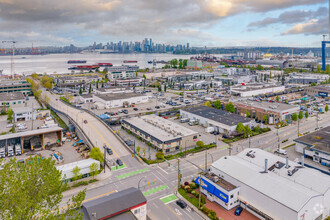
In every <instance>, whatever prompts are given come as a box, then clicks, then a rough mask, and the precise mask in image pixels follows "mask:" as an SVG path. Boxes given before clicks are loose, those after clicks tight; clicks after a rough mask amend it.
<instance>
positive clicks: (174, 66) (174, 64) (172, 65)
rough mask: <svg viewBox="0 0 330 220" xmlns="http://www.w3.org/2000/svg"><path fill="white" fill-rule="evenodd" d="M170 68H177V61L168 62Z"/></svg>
mask: <svg viewBox="0 0 330 220" xmlns="http://www.w3.org/2000/svg"><path fill="white" fill-rule="evenodd" d="M170 64H171V67H172V68H177V65H178V60H177V59H173V60H171V61H170Z"/></svg>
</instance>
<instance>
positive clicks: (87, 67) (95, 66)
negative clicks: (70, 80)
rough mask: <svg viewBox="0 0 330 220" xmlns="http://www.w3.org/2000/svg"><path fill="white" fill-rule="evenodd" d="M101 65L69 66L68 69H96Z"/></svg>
mask: <svg viewBox="0 0 330 220" xmlns="http://www.w3.org/2000/svg"><path fill="white" fill-rule="evenodd" d="M99 67H100V66H99V65H82V66H72V67H69V68H68V70H95V69H97V68H99Z"/></svg>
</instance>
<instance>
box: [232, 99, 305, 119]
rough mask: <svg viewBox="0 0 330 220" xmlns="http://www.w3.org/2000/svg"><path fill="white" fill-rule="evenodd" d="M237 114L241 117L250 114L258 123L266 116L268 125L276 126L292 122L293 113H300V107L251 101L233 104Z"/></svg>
mask: <svg viewBox="0 0 330 220" xmlns="http://www.w3.org/2000/svg"><path fill="white" fill-rule="evenodd" d="M232 103H233V104H234V108H235V113H236V114H239V115H241V116H247V113H249V114H250V117H251V118H254V119H256V121H264V115H266V116H267V121H268V124H276V123H278V122H281V121H284V120H291V116H292V114H293V113H298V112H299V110H300V108H299V106H294V105H288V104H284V103H270V102H256V101H250V100H241V101H235V102H232Z"/></svg>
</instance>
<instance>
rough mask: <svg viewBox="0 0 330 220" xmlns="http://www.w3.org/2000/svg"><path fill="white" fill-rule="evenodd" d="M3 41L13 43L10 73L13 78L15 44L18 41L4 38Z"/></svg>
mask: <svg viewBox="0 0 330 220" xmlns="http://www.w3.org/2000/svg"><path fill="white" fill-rule="evenodd" d="M2 43H10V44H11V56H10V75H11V77H12V78H13V77H14V75H13V73H14V55H15V44H16V43H17V41H13V40H4V41H2Z"/></svg>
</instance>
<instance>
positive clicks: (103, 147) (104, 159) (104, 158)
mask: <svg viewBox="0 0 330 220" xmlns="http://www.w3.org/2000/svg"><path fill="white" fill-rule="evenodd" d="M105 148H106V146H105V145H103V149H104V153H103V154H104V155H103V156H104V158H103V159H104V173H105V160H106V152H105Z"/></svg>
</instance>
